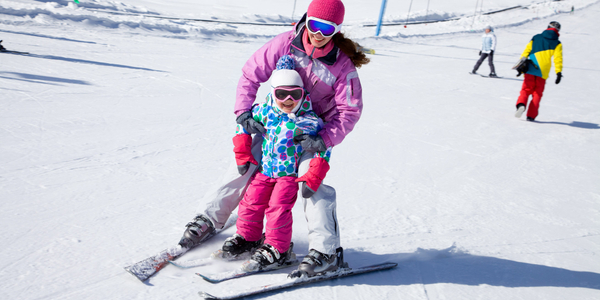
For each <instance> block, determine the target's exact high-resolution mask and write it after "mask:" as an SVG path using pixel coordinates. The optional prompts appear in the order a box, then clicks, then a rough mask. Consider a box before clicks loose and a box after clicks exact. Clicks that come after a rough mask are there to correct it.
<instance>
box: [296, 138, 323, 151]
mask: <svg viewBox="0 0 600 300" xmlns="http://www.w3.org/2000/svg"><path fill="white" fill-rule="evenodd" d="M294 143H296V144H298V143H300V146H302V150H304V151H310V152H323V151H327V146H326V145H325V141H323V138H322V137H321V136H320V135H308V134H302V135H299V136H296V137H294Z"/></svg>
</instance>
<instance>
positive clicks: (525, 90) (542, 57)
mask: <svg viewBox="0 0 600 300" xmlns="http://www.w3.org/2000/svg"><path fill="white" fill-rule="evenodd" d="M559 31H560V23H558V22H555V21H552V22H550V24H549V25H548V28H547V29H546V30H544V32H542V33H541V34H537V35H535V36H534V37H533V38H532V39H531V41H530V42H529V43H528V44H527V47H525V51H523V54H521V57H522V58H523V57H527V58H528V60H527V67H526V71H525V72H524V73H525V80H524V81H523V86H522V87H521V93H520V95H519V99H518V100H517V112H516V113H515V117H517V118H520V117H521V115H522V114H523V112H524V111H525V108H526V107H527V102H528V99H529V95H533V97H532V99H531V103H529V109H528V110H527V120H528V121H534V120H535V118H536V117H537V116H538V111H539V107H540V101H541V100H542V95H543V93H544V88H545V87H546V79H548V76H549V74H550V68H552V57H554V70H555V72H556V81H555V83H556V84H558V83H559V82H560V80H561V78H562V66H563V64H562V62H563V57H562V43H561V42H560V41H559V40H558V36H559V34H558V32H559ZM517 76H518V75H517Z"/></svg>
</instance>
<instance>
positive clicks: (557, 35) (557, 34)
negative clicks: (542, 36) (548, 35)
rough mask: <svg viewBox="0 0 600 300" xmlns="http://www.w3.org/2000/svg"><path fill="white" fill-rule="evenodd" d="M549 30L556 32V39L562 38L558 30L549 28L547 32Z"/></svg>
mask: <svg viewBox="0 0 600 300" xmlns="http://www.w3.org/2000/svg"><path fill="white" fill-rule="evenodd" d="M548 30H550V31H554V32H555V33H556V38H558V37H559V36H560V34H559V33H558V30H557V29H556V28H548V29H546V30H545V31H548Z"/></svg>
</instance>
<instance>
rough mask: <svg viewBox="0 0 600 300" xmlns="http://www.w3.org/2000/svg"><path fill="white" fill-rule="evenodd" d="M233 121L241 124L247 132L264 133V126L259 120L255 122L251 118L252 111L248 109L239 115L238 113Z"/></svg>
mask: <svg viewBox="0 0 600 300" xmlns="http://www.w3.org/2000/svg"><path fill="white" fill-rule="evenodd" d="M235 121H236V122H237V123H238V124H240V125H242V127H244V129H245V130H246V131H247V132H248V133H249V134H255V133H260V134H265V133H266V130H265V127H264V126H263V125H262V124H260V123H259V122H256V121H255V120H254V119H253V118H252V112H250V111H247V112H244V113H242V114H241V115H239V116H238V117H237V119H235Z"/></svg>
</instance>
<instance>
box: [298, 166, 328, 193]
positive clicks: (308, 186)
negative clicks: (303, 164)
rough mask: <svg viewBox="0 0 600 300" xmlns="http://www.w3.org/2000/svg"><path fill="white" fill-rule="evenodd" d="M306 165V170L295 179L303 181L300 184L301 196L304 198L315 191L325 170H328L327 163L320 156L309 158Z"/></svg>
mask: <svg viewBox="0 0 600 300" xmlns="http://www.w3.org/2000/svg"><path fill="white" fill-rule="evenodd" d="M308 166H309V167H308V172H306V174H304V176H302V177H300V178H298V179H296V182H305V184H303V185H302V197H304V198H310V197H312V195H313V194H314V193H315V192H317V189H319V186H321V183H322V182H323V179H325V175H326V174H327V171H329V163H328V162H327V161H326V160H325V159H324V158H322V157H315V158H313V159H311V160H310V164H309V165H308Z"/></svg>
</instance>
